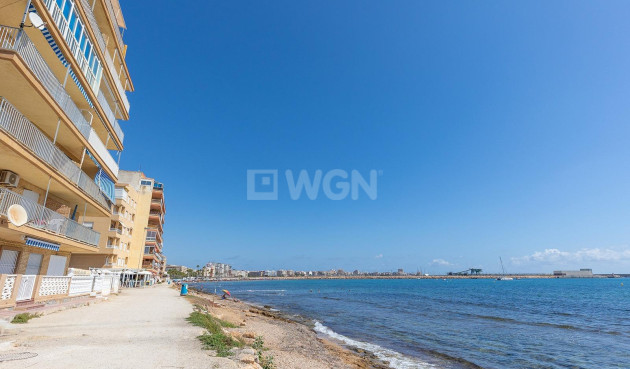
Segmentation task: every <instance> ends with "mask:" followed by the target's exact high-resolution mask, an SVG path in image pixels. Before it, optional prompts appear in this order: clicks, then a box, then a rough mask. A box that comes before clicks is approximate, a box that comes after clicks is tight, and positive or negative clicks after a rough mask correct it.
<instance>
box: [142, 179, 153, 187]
mask: <svg viewBox="0 0 630 369" xmlns="http://www.w3.org/2000/svg"><path fill="white" fill-rule="evenodd" d="M140 186H151V181H145V180H141V181H140Z"/></svg>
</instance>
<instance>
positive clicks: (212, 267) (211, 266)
mask: <svg viewBox="0 0 630 369" xmlns="http://www.w3.org/2000/svg"><path fill="white" fill-rule="evenodd" d="M203 273H204V277H209V278H229V277H231V276H232V266H231V265H229V264H223V263H213V262H210V263H208V264H206V265H205V266H204V268H203Z"/></svg>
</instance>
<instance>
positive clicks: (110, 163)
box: [87, 128, 118, 177]
mask: <svg viewBox="0 0 630 369" xmlns="http://www.w3.org/2000/svg"><path fill="white" fill-rule="evenodd" d="M87 139H88V142H89V143H90V145H91V146H92V148H93V149H94V152H95V153H96V154H98V156H100V157H101V159H103V161H104V162H105V165H107V167H108V168H109V169H110V170H111V171H112V172H113V173H114V175H115V176H116V177H118V163H116V160H114V158H113V157H112V155H111V154H110V153H109V151H108V150H107V148H106V147H105V144H103V141H101V139H100V138H99V137H98V135H97V134H96V131H95V130H94V129H93V128H90V134H89V136H88V137H87Z"/></svg>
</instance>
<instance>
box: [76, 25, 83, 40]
mask: <svg viewBox="0 0 630 369" xmlns="http://www.w3.org/2000/svg"><path fill="white" fill-rule="evenodd" d="M82 31H83V25H82V24H81V22H79V24H77V29H75V30H74V38H76V39H77V41H81V32H82Z"/></svg>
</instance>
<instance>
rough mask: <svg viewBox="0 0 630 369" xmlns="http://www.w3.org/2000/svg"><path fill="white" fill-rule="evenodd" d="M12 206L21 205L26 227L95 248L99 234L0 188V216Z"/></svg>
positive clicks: (5, 213)
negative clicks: (42, 230)
mask: <svg viewBox="0 0 630 369" xmlns="http://www.w3.org/2000/svg"><path fill="white" fill-rule="evenodd" d="M13 204H18V205H22V206H23V207H24V209H26V214H28V222H27V223H26V225H28V226H30V227H33V228H40V229H44V230H46V231H49V232H52V233H55V234H57V235H59V236H62V237H66V238H70V239H73V240H76V241H79V242H83V243H86V244H88V245H90V246H94V247H96V246H97V245H98V239H99V238H100V234H99V233H98V232H96V231H94V230H92V229H90V228H88V227H85V226H83V225H81V224H79V223H77V222H75V221H74V220H72V219H68V218H66V217H64V216H63V215H61V214H59V213H57V212H55V211H52V210H51V209H48V208H46V207H43V206H42V205H40V204H38V203H36V202H34V201H32V200H29V199H27V198H25V197H23V196H22V195H19V194H17V193H15V192H13V191H9V190H7V189H6V188H0V215H4V216H6V215H7V210H8V209H9V207H10V206H11V205H13Z"/></svg>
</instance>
